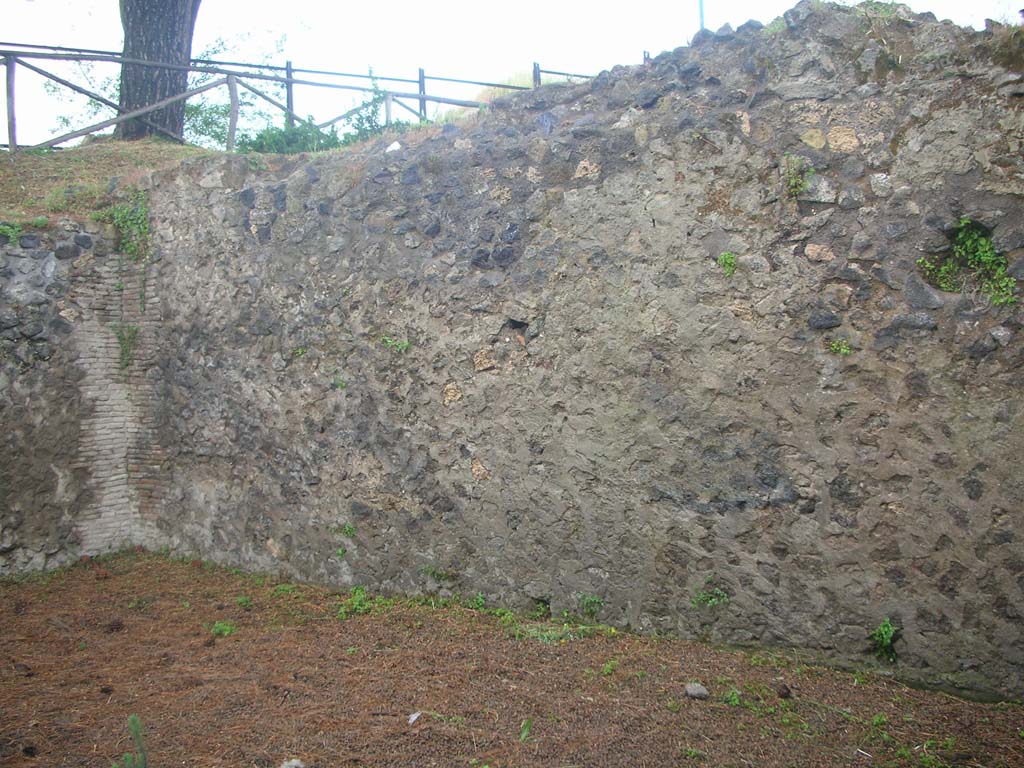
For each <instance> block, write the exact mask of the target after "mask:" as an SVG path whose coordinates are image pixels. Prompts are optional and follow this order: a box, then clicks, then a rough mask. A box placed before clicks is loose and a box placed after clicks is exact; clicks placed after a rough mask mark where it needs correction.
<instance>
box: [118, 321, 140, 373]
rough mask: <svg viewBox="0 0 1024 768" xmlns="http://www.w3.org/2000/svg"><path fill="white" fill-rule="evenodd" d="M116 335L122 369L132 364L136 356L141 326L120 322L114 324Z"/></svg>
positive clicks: (119, 363) (119, 362)
mask: <svg viewBox="0 0 1024 768" xmlns="http://www.w3.org/2000/svg"><path fill="white" fill-rule="evenodd" d="M114 335H115V336H116V337H117V346H118V352H119V357H118V365H119V366H120V368H121V369H122V370H124V369H125V368H127V367H128V366H129V365H131V364H132V358H133V357H134V356H135V345H136V344H137V342H138V340H139V326H137V325H128V324H127V323H118V324H117V325H115V326H114Z"/></svg>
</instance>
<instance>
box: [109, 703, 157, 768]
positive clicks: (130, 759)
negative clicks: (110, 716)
mask: <svg viewBox="0 0 1024 768" xmlns="http://www.w3.org/2000/svg"><path fill="white" fill-rule="evenodd" d="M128 733H130V734H131V737H132V743H133V744H134V745H135V752H126V753H125V754H124V755H123V756H122V757H121V759H120V760H118V761H117V762H115V763H114V767H113V768H147V767H148V765H149V757H148V753H147V751H146V739H145V734H144V733H143V730H142V720H140V719H139V716H138V715H134V714H133V715H129V716H128Z"/></svg>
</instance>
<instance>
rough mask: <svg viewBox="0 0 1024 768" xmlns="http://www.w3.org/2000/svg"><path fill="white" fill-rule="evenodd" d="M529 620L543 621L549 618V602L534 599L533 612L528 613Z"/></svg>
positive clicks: (544, 599)
mask: <svg viewBox="0 0 1024 768" xmlns="http://www.w3.org/2000/svg"><path fill="white" fill-rule="evenodd" d="M529 618H531V619H533V620H534V621H542V620H543V619H549V618H551V601H550V600H548V599H547V598H544V597H541V598H536V599H535V600H534V605H533V610H532V611H530V615H529Z"/></svg>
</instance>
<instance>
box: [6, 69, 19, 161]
mask: <svg viewBox="0 0 1024 768" xmlns="http://www.w3.org/2000/svg"><path fill="white" fill-rule="evenodd" d="M16 63H17V59H16V58H14V57H13V56H5V57H4V66H6V67H7V136H8V138H7V149H8V151H9V152H10V153H11V154H12V155H13V154H14V153H15V152H17V151H18V131H17V129H16V128H15V124H14V66H15V64H16Z"/></svg>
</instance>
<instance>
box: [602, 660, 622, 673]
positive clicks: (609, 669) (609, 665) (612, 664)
mask: <svg viewBox="0 0 1024 768" xmlns="http://www.w3.org/2000/svg"><path fill="white" fill-rule="evenodd" d="M618 668H619V662H618V660H616V659H611V660H610V661H606V662H605V663H604V664H602V665H601V674H602V675H604V676H605V677H611V676H612V675H614V674H615V670H617V669H618Z"/></svg>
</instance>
